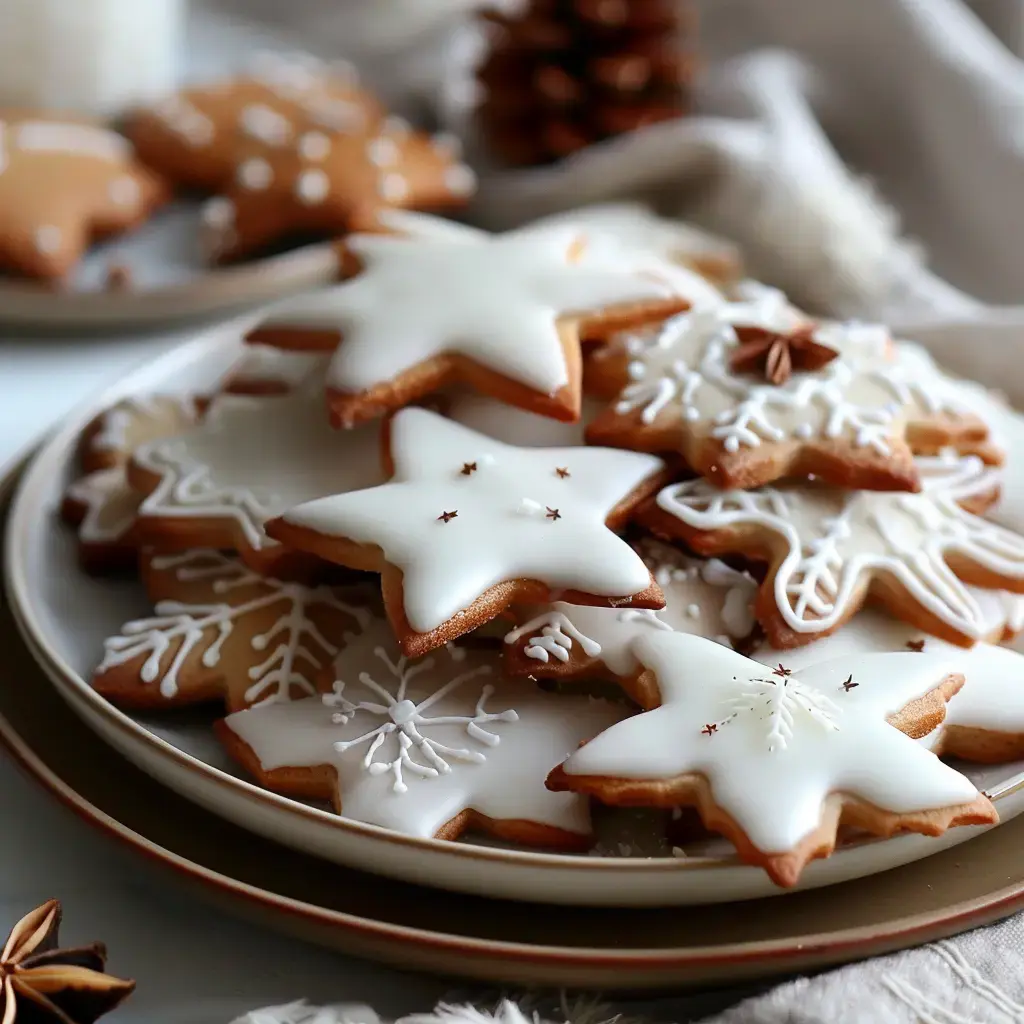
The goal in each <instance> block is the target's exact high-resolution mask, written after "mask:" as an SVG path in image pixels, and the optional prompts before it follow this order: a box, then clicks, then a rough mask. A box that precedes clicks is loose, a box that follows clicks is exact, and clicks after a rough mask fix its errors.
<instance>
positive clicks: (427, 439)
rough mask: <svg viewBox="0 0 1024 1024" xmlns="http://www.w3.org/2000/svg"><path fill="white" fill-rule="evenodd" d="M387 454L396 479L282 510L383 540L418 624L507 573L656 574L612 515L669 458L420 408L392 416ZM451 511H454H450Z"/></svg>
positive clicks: (609, 593)
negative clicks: (551, 438) (550, 438)
mask: <svg viewBox="0 0 1024 1024" xmlns="http://www.w3.org/2000/svg"><path fill="white" fill-rule="evenodd" d="M391 456H392V460H393V462H394V465H395V475H394V477H393V478H392V480H391V481H390V482H388V483H386V484H384V485H382V486H380V487H373V488H371V489H369V490H364V491H359V492H356V493H352V494H341V495H336V496H334V497H330V498H323V499H321V500H319V501H311V502H308V503H307V504H305V505H300V506H299V507H298V508H292V509H291V510H289V511H288V512H286V513H285V516H284V518H285V519H286V520H287V521H288V522H290V523H292V524H293V525H295V526H300V527H304V528H306V529H309V530H313V531H315V532H316V533H320V534H324V535H327V536H335V537H346V538H348V539H350V540H353V541H355V542H357V543H361V544H378V545H380V547H381V549H382V550H383V553H384V558H385V559H386V560H387V561H388V562H389V563H391V564H392V565H394V566H396V567H397V568H399V569H400V570H401V571H402V573H403V583H402V587H403V592H404V597H405V613H406V616H407V617H408V620H409V624H410V626H411V627H412V629H413V630H414V631H416V632H419V633H426V632H429V631H430V630H432V629H435V628H437V627H438V626H440V625H441V624H442V623H444V622H446V621H447V620H448V619H450V618H452V616H454V615H456V614H457V613H458V612H460V611H463V610H464V609H466V608H468V607H469V606H470V605H471V604H472V603H473V602H474V601H476V599H477V598H478V597H480V596H481V595H482V594H483V593H485V592H486V591H487V590H489V589H490V588H491V587H492V586H494V585H496V584H498V583H502V582H504V581H506V580H515V579H534V580H539V581H541V582H542V583H544V584H546V585H547V586H549V587H550V588H552V589H555V590H557V589H575V590H580V591H583V592H585V593H589V594H595V595H599V596H602V597H619V598H622V597H627V596H629V595H632V594H636V593H638V592H640V591H641V590H644V589H646V588H647V586H648V585H649V583H650V577H649V573H648V571H647V567H646V566H645V565H644V563H643V561H642V559H641V558H640V556H639V555H637V554H636V552H634V551H633V550H632V548H630V547H629V545H628V544H626V542H625V541H623V540H622V539H621V538H619V537H617V536H616V535H615V534H614V533H612V531H611V530H609V529H608V528H607V527H606V526H605V520H606V518H607V517H608V515H609V514H610V513H611V511H612V510H613V509H614V508H615V507H616V506H617V505H618V504H619V503H620V502H621V501H622V500H623V499H624V498H626V497H627V495H629V494H630V493H631V492H632V491H633V490H634V489H636V488H637V487H638V486H639V485H640V484H641V483H643V481H644V480H645V479H647V478H648V477H650V476H651V475H652V474H653V473H656V472H658V471H659V470H660V469H661V468H662V466H663V463H662V462H661V461H660V460H659V459H655V458H652V457H651V456H646V455H638V454H636V453H634V452H624V451H613V450H611V449H603V448H517V447H513V446H512V445H507V444H503V443H502V442H500V441H495V440H493V439H491V438H489V437H486V436H484V435H483V434H478V433H476V432H475V431H473V430H469V429H468V428H466V427H463V426H461V425H459V424H456V423H453V422H452V421H450V420H446V419H445V418H444V417H442V416H439V415H437V414H436V413H432V412H429V411H427V410H425V409H417V408H412V407H410V408H406V409H403V410H402V411H400V412H399V413H398V414H397V415H396V416H395V417H394V419H393V420H392V421H391ZM469 467H475V469H471V470H470V471H469V472H467V473H463V469H467V468H469ZM559 469H562V470H565V471H567V472H566V473H565V475H564V476H562V475H560V474H559V472H558V470H559ZM452 511H457V512H458V515H457V517H453V518H451V519H450V520H449V521H448V522H445V521H443V519H442V518H441V517H442V515H443V514H445V513H450V512H452Z"/></svg>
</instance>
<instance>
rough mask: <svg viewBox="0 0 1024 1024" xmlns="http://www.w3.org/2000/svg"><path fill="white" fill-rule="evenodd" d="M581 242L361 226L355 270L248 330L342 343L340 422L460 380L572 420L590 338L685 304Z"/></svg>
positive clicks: (274, 339) (333, 372)
mask: <svg viewBox="0 0 1024 1024" xmlns="http://www.w3.org/2000/svg"><path fill="white" fill-rule="evenodd" d="M583 244H584V243H583V240H582V239H581V238H580V237H579V235H578V233H577V232H576V231H575V230H573V229H571V228H566V229H562V230H551V231H544V232H540V231H523V232H513V233H511V234H508V235H496V236H490V235H488V236H481V237H468V236H467V237H461V236H460V237H457V238H450V237H436V238H395V237H385V236H371V235H356V236H353V237H351V238H349V239H347V240H346V242H345V248H346V252H347V254H348V257H349V263H350V264H351V265H350V267H349V268H348V269H349V270H350V271H351V276H350V278H349V279H348V280H346V281H344V282H343V283H341V284H339V285H335V286H333V287H330V288H326V289H322V290H320V291H315V292H311V293H309V294H307V295H301V296H296V297H295V298H291V299H286V300H284V301H283V302H281V303H278V304H277V305H276V306H275V307H274V309H273V310H272V311H271V312H270V313H269V314H268V315H267V316H266V318H265V319H264V321H263V323H262V325H260V326H259V327H258V328H257V329H256V330H255V331H253V332H252V333H251V334H250V336H249V338H250V340H252V341H256V342H260V343H263V344H269V345H274V346H277V347H281V348H297V349H306V350H333V351H334V357H333V359H332V361H331V365H330V369H329V370H328V372H327V390H328V399H329V402H330V406H331V412H332V416H333V418H334V421H335V423H336V424H338V425H341V426H352V425H354V424H357V423H359V422H361V421H363V420H366V419H370V418H373V417H376V416H379V415H381V413H383V412H386V411H388V410H392V409H397V408H400V407H402V406H404V405H406V404H408V403H409V402H411V401H415V400H417V399H420V398H422V397H424V396H425V395H428V394H430V393H432V392H435V391H437V390H439V389H441V388H442V387H444V386H446V385H448V384H452V383H455V382H461V383H463V384H467V385H469V386H471V387H473V388H474V389H476V390H478V391H482V392H484V393H485V394H489V395H492V396H493V397H495V398H498V399H500V400H501V401H504V402H507V403H509V404H511V405H516V406H520V407H522V408H524V409H527V410H529V411H531V412H537V413H541V414H543V415H547V416H552V417H554V418H555V419H561V420H568V421H572V420H575V419H578V418H579V412H580V392H581V369H580V368H581V356H580V341H581V339H583V338H588V337H592V336H599V335H602V334H603V333H605V332H607V331H609V330H612V329H614V328H615V327H617V326H627V325H629V324H640V323H646V322H650V321H653V320H657V319H659V318H661V317H664V316H667V315H669V314H670V313H672V312H674V311H677V310H679V309H683V308H686V307H687V306H688V305H689V299H687V298H686V297H684V296H682V295H680V294H679V291H678V289H677V288H676V287H674V286H673V285H672V283H671V282H669V281H668V280H662V279H661V278H659V277H655V276H652V275H650V274H645V273H640V272H638V271H635V270H632V269H630V268H629V264H628V263H627V264H626V267H625V269H615V268H610V267H609V266H607V265H605V264H604V263H603V262H599V263H598V264H597V265H594V266H591V265H590V264H588V262H587V260H586V258H585V256H584V255H583V253H584V251H585V250H584V248H583ZM396 296H401V298H400V299H397V298H396ZM339 342H340V344H339Z"/></svg>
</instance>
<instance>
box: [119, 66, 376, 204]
mask: <svg viewBox="0 0 1024 1024" xmlns="http://www.w3.org/2000/svg"><path fill="white" fill-rule="evenodd" d="M382 118H383V111H382V109H381V106H380V104H379V103H378V102H377V100H376V99H374V97H373V96H372V95H370V94H369V93H368V92H366V91H365V90H364V89H362V88H360V86H359V83H358V79H357V76H356V74H355V70H354V69H353V68H352V67H351V66H350V65H347V64H335V65H330V66H328V65H324V64H321V63H319V62H318V61H315V60H313V59H312V58H309V57H301V56H295V57H287V56H283V55H276V54H261V55H260V56H259V57H257V58H256V60H254V61H253V65H252V68H251V69H250V71H249V72H248V73H247V74H245V75H242V76H240V77H238V78H235V79H230V80H228V81H224V82H216V83H214V84H212V85H204V86H197V87H195V88H191V89H185V90H184V91H182V92H179V93H176V94H175V95H173V96H168V97H167V98H166V99H164V100H161V101H160V102H159V103H157V104H156V105H155V106H153V107H150V108H147V109H145V110H141V111H139V112H138V113H136V114H135V115H134V117H133V118H132V119H131V122H130V124H129V126H128V134H129V136H130V137H131V139H132V141H133V142H134V143H135V146H136V148H137V150H138V152H139V155H140V156H141V157H142V159H143V160H145V161H146V163H148V164H149V165H150V166H152V167H155V168H157V170H159V171H160V172H161V173H163V174H166V175H167V176H168V177H170V178H172V179H173V180H174V181H175V182H177V183H178V184H179V185H184V186H187V187H189V188H195V189H199V190H201V191H204V192H219V191H220V190H221V189H222V188H224V187H226V186H227V185H228V184H229V182H230V181H231V179H232V177H233V176H234V174H235V173H236V168H237V166H238V164H239V162H240V160H241V159H242V157H243V155H244V154H246V153H251V152H252V150H253V149H259V148H262V149H263V150H265V151H266V152H275V151H277V150H283V149H287V148H291V147H294V146H296V145H298V140H299V139H300V138H302V136H303V135H305V134H306V133H308V132H326V133H330V134H331V135H343V134H352V135H357V136H364V135H368V134H371V133H372V132H374V131H375V130H376V127H377V125H378V124H379V123H380V122H381V120H382Z"/></svg>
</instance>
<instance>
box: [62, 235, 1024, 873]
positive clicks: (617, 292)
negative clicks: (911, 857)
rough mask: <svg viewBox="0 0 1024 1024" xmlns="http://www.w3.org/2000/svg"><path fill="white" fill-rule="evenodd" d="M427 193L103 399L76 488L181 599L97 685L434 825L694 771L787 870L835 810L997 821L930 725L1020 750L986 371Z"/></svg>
mask: <svg viewBox="0 0 1024 1024" xmlns="http://www.w3.org/2000/svg"><path fill="white" fill-rule="evenodd" d="M405 224H406V227H407V230H406V231H405V233H397V232H396V233H394V234H391V235H373V236H370V235H366V236H353V237H351V238H349V239H348V240H346V243H345V247H344V252H343V263H344V268H345V273H344V279H343V280H342V281H340V282H339V283H338V284H337V285H335V286H332V287H330V288H327V289H324V290H322V291H319V292H315V293H312V294H309V295H305V296H301V297H298V298H295V299H290V300H287V301H286V302H284V303H282V304H280V305H279V306H277V307H276V308H275V309H273V310H272V311H271V312H270V313H269V314H268V315H266V316H265V317H264V319H263V321H262V323H260V324H259V325H258V326H257V327H256V328H255V329H254V330H253V331H252V332H251V333H250V334H249V336H248V339H247V340H248V348H247V352H246V354H245V355H244V356H243V357H242V359H241V361H240V363H239V364H238V365H236V366H235V367H233V368H232V370H230V371H229V372H228V374H227V375H226V377H224V378H222V379H219V380H211V381H210V384H209V389H208V393H207V394H205V395H202V396H190V397H188V398H181V397H176V398H173V399H170V398H162V397H148V398H142V399H131V400H129V401H127V402H124V403H122V404H120V405H119V406H118V407H116V408H115V409H112V410H110V411H109V412H108V413H107V414H105V415H104V416H103V417H102V418H101V420H100V421H99V422H97V423H96V424H95V425H94V427H93V428H92V429H91V430H90V431H89V432H88V433H87V435H86V437H85V438H84V439H83V451H82V463H83V467H84V469H85V470H87V471H88V472H87V475H85V476H84V478H83V479H82V480H81V481H80V482H79V483H78V484H76V485H75V486H74V487H73V488H72V489H71V491H70V492H69V494H68V498H67V500H66V502H65V512H66V514H67V515H68V517H70V518H72V519H74V520H75V521H78V522H79V523H80V543H81V548H82V552H83V556H84V557H85V560H86V563H87V564H88V565H91V566H93V567H96V566H103V565H106V564H115V563H118V564H123V562H124V559H125V557H126V556H131V555H132V553H134V552H136V551H138V553H139V554H138V563H139V565H140V567H141V576H142V579H143V582H144V584H145V586H146V589H147V592H148V594H149V596H150V598H151V599H152V601H153V603H154V610H153V613H152V615H151V616H149V617H147V618H145V619H142V620H138V621H134V622H130V623H127V624H125V625H124V626H123V628H122V629H121V631H120V633H119V635H117V636H115V637H112V638H111V639H110V640H109V641H108V642H107V644H106V650H105V652H104V655H103V657H102V660H101V661H100V663H99V665H98V667H97V669H96V672H95V676H94V686H95V688H96V689H97V690H98V691H99V692H100V693H101V694H103V695H105V696H107V697H108V698H109V699H110V700H112V701H115V702H116V703H118V704H119V705H121V706H124V707H128V708H143V709H146V710H150V711H151V710H154V709H161V708H174V707H180V706H182V705H188V704H199V703H210V702H213V703H214V704H216V705H219V706H221V707H223V708H224V710H225V711H226V712H227V717H226V718H222V719H221V720H219V721H217V722H216V723H213V722H211V724H212V725H213V727H214V728H215V729H216V731H217V734H218V736H219V737H220V739H221V740H222V742H223V743H224V746H225V747H226V749H227V750H228V752H229V753H230V754H231V755H232V756H233V757H235V758H236V759H237V760H238V762H239V763H240V764H241V765H243V766H244V767H245V768H246V769H247V770H248V771H249V772H251V773H252V775H253V776H254V777H255V778H257V779H258V780H259V781H260V783H261V784H263V785H264V786H266V787H268V788H270V789H272V790H274V791H277V792H281V793H284V794H288V795H292V796H296V797H302V798H307V799H322V800H329V801H331V802H332V803H333V804H334V806H335V808H336V810H337V811H338V813H339V814H341V815H343V816H344V817H346V818H350V819H353V820H355V821H360V822H364V823H370V824H374V825H379V826H384V827H387V828H391V829H394V830H398V831H401V832H405V833H408V834H412V835H417V836H425V837H431V836H432V837H438V838H443V839H455V838H458V837H459V836H460V835H462V834H463V833H464V832H466V831H471V832H479V831H483V832H487V833H490V834H492V835H495V836H497V837H500V838H501V839H504V840H506V841H509V842H513V843H518V844H526V845H534V846H547V847H553V848H556V849H562V850H583V849H587V848H588V847H589V846H591V845H592V843H593V834H592V826H591V818H590V811H591V799H592V798H596V800H597V801H599V802H601V803H604V804H609V805H633V806H647V807H652V808H677V807H680V806H693V807H696V808H697V810H698V811H699V812H700V816H701V818H702V819H703V822H704V825H705V826H706V827H707V828H709V829H710V830H712V831H715V832H719V833H721V834H723V835H725V836H726V837H728V839H730V840H731V841H732V842H733V843H734V844H735V846H736V848H737V850H738V852H739V854H740V855H741V856H742V857H743V858H744V859H746V860H748V861H750V862H752V863H755V864H759V865H762V866H763V867H764V868H765V869H766V870H767V871H768V872H769V873H770V875H771V876H772V878H774V879H775V880H776V881H777V882H778V883H779V884H782V885H792V884H794V883H795V882H796V880H797V879H798V877H799V874H800V871H801V869H802V868H803V866H804V865H805V864H806V863H807V861H809V860H811V859H813V858H814V857H818V856H824V855H827V854H828V853H829V852H830V851H831V849H832V846H833V845H834V842H835V836H836V829H837V827H838V826H839V825H840V824H841V823H846V824H850V825H853V826H856V827H859V828H862V829H866V830H869V831H872V832H876V833H880V834H889V833H891V832H894V831H897V830H913V831H919V832H923V833H926V834H931V835H934V834H939V833H940V832H942V831H944V830H945V829H946V828H948V827H950V826H952V825H958V824H976V823H990V822H993V821H995V820H996V813H995V810H994V808H993V806H992V804H991V802H990V801H989V800H988V798H987V797H986V796H985V795H984V794H982V793H980V792H978V790H977V789H976V788H975V787H974V785H973V784H972V783H971V782H970V781H969V780H968V779H967V778H966V777H965V776H964V775H962V774H960V773H959V772H957V771H955V770H954V769H953V768H952V767H949V766H948V765H947V764H945V763H944V762H943V761H942V760H940V759H939V758H938V757H937V756H936V753H952V754H956V755H958V756H961V757H966V758H975V759H978V760H983V761H986V760H987V761H993V760H1007V759H1012V758H1015V757H1018V756H1021V754H1022V753H1024V744H1022V742H1021V739H1022V737H1024V688H1020V687H1019V684H1017V681H1016V680H1014V679H1012V678H1010V677H1011V676H1012V675H1013V673H1014V671H1015V670H1016V669H1017V668H1019V667H1020V666H1021V665H1024V662H1021V661H1020V658H1019V656H1018V655H1017V654H1015V653H1014V652H1012V651H1009V650H1006V649H1002V648H998V647H994V646H990V645H991V644H994V643H998V642H999V641H1000V640H1002V639H1004V638H1006V637H1008V636H1009V635H1011V634H1012V633H1013V632H1014V631H1015V630H1016V629H1018V628H1020V625H1021V623H1022V622H1024V618H1022V616H1021V611H1022V608H1024V605H1022V604H1021V601H1022V598H1020V597H1017V596H1015V595H1016V593H1018V592H1024V538H1020V537H1017V536H1016V535H1015V534H1012V533H1010V532H1008V531H1006V530H1004V529H1001V528H999V527H997V526H995V525H993V524H991V523H989V522H988V521H986V520H985V519H983V518H980V513H982V512H984V510H985V508H986V507H987V505H988V504H990V503H991V502H992V501H994V500H995V499H996V497H997V493H998V477H997V475H996V474H997V469H996V468H994V467H995V465H996V464H997V463H998V461H999V459H1000V458H1001V455H1000V453H999V451H998V450H997V447H996V445H995V443H994V442H993V441H992V439H990V437H989V430H988V428H987V427H986V424H985V422H984V419H983V417H981V416H979V415H978V414H977V413H976V412H975V411H973V409H972V407H971V397H970V396H972V395H974V394H975V392H974V391H970V392H968V391H967V390H966V389H963V388H960V387H959V386H958V385H957V383H956V382H955V381H952V380H950V379H948V378H946V377H945V376H944V375H943V374H942V373H941V372H940V371H939V370H938V369H937V368H936V367H935V366H934V365H933V364H932V363H931V362H930V361H929V360H928V358H927V356H926V355H925V354H924V353H922V352H921V351H920V350H919V349H916V348H914V347H912V346H910V345H907V344H905V343H899V342H896V341H894V340H893V339H892V338H891V337H890V336H889V335H888V333H887V332H886V331H885V330H884V329H882V328H877V327H869V326H865V325H860V324H835V323H818V322H815V321H813V320H811V319H810V318H809V317H807V316H806V315H804V314H803V313H801V312H800V311H798V310H796V309H794V308H792V307H791V306H790V304H789V303H788V302H787V301H786V299H785V297H784V296H782V295H781V294H779V293H778V292H776V291H773V290H771V289H767V288H765V287H763V286H757V285H753V284H749V283H741V284H738V283H733V282H726V283H724V284H723V286H722V287H721V288H720V287H717V286H715V285H712V284H711V283H710V282H709V281H708V280H707V279H705V278H703V277H701V276H699V275H698V274H696V273H694V272H693V271H692V270H689V269H687V268H685V267H684V266H682V265H681V264H680V263H677V262H673V261H670V260H668V259H666V258H665V255H664V252H665V249H664V247H659V246H655V245H654V244H653V243H652V244H651V245H644V244H642V240H641V238H640V237H632V238H630V240H629V241H628V242H623V240H622V238H621V237H619V238H613V237H611V236H607V235H601V233H600V232H595V231H593V230H592V231H591V232H590V233H589V237H588V235H587V233H585V232H582V231H581V230H580V228H579V225H578V224H576V225H574V224H573V222H572V218H571V217H569V218H560V219H559V221H557V222H554V223H548V224H542V225H535V226H531V227H527V228H524V229H521V230H519V231H517V232H514V233H511V234H508V235H503V236H491V235H486V234H484V233H482V232H476V231H472V230H470V229H466V228H461V227H456V226H455V225H451V224H448V223H446V222H443V221H434V220H429V219H427V220H425V219H422V218H421V219H410V220H407V221H406V222H405ZM707 556H713V557H707ZM869 598H870V599H871V600H872V601H873V603H875V604H877V605H878V606H879V607H880V608H881V609H882V610H880V611H870V612H860V611H859V609H860V607H861V606H862V605H863V604H864V602H865V601H866V600H868V599H869ZM855 616H856V617H855ZM854 617H855V618H854ZM852 618H853V619H854V621H853V622H852V623H849V624H847V623H848V620H850V619H852ZM741 652H742V653H741ZM748 655H753V657H748ZM539 681H540V683H541V684H542V685H538V682H539ZM1018 689H1019V691H1020V696H1018V695H1017V692H1018ZM588 691H591V692H598V691H600V692H601V693H603V694H607V693H609V691H610V692H611V693H612V694H613V695H614V696H613V699H596V698H595V697H593V696H591V694H590V692H588ZM947 701H948V702H949V705H948V710H947ZM919 741H920V742H919Z"/></svg>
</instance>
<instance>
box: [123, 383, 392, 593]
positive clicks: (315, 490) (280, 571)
mask: <svg viewBox="0 0 1024 1024" xmlns="http://www.w3.org/2000/svg"><path fill="white" fill-rule="evenodd" d="M322 380H323V378H322V376H317V375H316V374H315V373H314V374H313V375H312V376H310V377H307V378H306V380H305V381H304V382H303V383H302V384H301V385H299V386H298V387H296V388H295V390H294V391H292V392H290V393H287V394H284V395H276V396H264V397H256V396H252V395H236V394H229V393H223V394H219V395H217V396H216V397H215V398H213V400H212V401H211V402H210V405H209V407H208V409H207V410H206V413H205V414H204V416H203V418H202V419H201V420H200V422H199V423H197V424H196V425H195V426H194V427H192V428H191V429H190V430H188V431H185V432H184V433H181V434H179V435H177V436H175V437H172V438H169V439H159V440H156V441H152V442H149V443H148V444H144V445H141V446H140V447H138V448H136V449H135V451H134V453H133V455H132V459H131V462H130V464H129V467H128V479H129V482H130V483H131V484H132V486H133V487H134V488H135V489H136V490H138V491H139V492H140V493H142V494H143V495H145V499H144V501H143V502H142V504H141V506H140V508H139V515H138V525H139V531H140V534H141V536H142V537H143V538H144V539H145V540H147V541H148V542H152V543H153V544H156V545H157V546H159V547H160V548H161V549H162V550H184V549H188V548H193V547H212V548H221V549H225V550H232V551H237V552H238V553H239V555H240V557H241V558H242V560H243V561H244V562H245V563H246V564H247V565H250V566H251V567H252V568H254V569H255V570H256V571H258V572H261V573H267V574H272V575H283V576H286V577H288V578H301V579H307V578H309V577H310V575H311V574H314V575H315V574H317V573H318V572H319V566H318V565H316V564H315V562H314V561H313V560H311V559H309V558H306V557H304V556H302V555H298V554H297V553H296V552H294V551H289V550H287V549H285V548H284V547H282V546H281V545H280V544H279V543H278V542H277V541H276V540H274V539H272V538H271V537H269V536H268V535H267V533H266V531H265V530H264V524H265V523H266V521H267V520H268V519H271V518H273V517H274V516H277V515H280V514H281V513H282V512H284V511H285V510H286V509H288V508H291V507H292V506H293V505H297V504H300V503H302V502H304V501H308V500H310V499H312V498H318V497H322V496H323V495H327V494H337V493H344V492H346V491H350V490H358V489H359V488H363V487H370V486H372V485H374V484H376V483H378V482H380V481H382V480H383V479H384V476H383V472H382V468H381V451H380V428H379V426H378V425H377V424H369V425H367V426H366V427H363V428H361V429H359V430H354V431H346V432H337V431H334V430H332V429H331V428H330V425H329V423H328V421H327V414H326V411H325V410H324V408H323V393H322V387H323V385H322Z"/></svg>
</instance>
